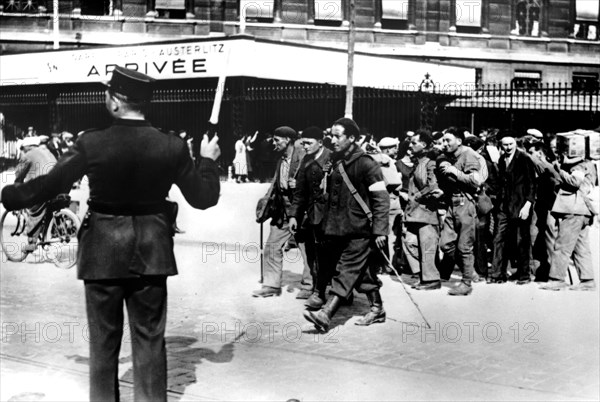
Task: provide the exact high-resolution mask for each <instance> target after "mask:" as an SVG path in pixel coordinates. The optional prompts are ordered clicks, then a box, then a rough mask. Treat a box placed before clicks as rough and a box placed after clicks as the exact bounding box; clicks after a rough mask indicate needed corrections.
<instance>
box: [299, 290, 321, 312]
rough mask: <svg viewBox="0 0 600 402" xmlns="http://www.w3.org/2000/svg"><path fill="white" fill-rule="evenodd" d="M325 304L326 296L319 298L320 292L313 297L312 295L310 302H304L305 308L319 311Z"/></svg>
mask: <svg viewBox="0 0 600 402" xmlns="http://www.w3.org/2000/svg"><path fill="white" fill-rule="evenodd" d="M323 304H325V296H323V297H321V296H319V292H314V293H313V294H312V295H310V297H309V298H308V300H306V302H304V306H305V307H306V308H307V309H308V310H318V309H320V308H321V307H323Z"/></svg>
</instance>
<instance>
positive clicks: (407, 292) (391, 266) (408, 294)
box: [377, 247, 431, 329]
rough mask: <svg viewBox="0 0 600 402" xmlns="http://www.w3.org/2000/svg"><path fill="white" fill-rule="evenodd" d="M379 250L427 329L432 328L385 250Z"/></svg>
mask: <svg viewBox="0 0 600 402" xmlns="http://www.w3.org/2000/svg"><path fill="white" fill-rule="evenodd" d="M377 250H379V252H380V253H381V255H382V256H383V259H384V260H385V262H386V264H387V265H388V267H389V268H391V269H392V271H394V274H395V275H396V277H397V278H398V280H399V281H400V284H401V285H402V288H403V289H404V292H406V295H407V296H408V298H409V299H410V301H411V302H412V304H413V305H414V306H415V308H416V309H417V311H418V312H419V314H420V315H421V318H422V319H423V321H424V322H425V325H427V328H428V329H429V328H431V325H429V322H428V321H427V318H425V315H424V314H423V312H422V311H421V309H420V308H419V305H418V304H417V303H416V302H415V301H414V300H413V298H412V295H411V294H410V292H409V291H408V290H407V289H406V285H405V284H404V282H403V281H402V278H401V277H400V274H399V273H398V271H396V268H394V266H393V265H392V262H391V261H390V259H389V258H388V256H387V255H386V254H385V253H384V252H383V250H382V249H381V248H379V247H377Z"/></svg>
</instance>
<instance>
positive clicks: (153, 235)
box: [2, 119, 220, 279]
mask: <svg viewBox="0 0 600 402" xmlns="http://www.w3.org/2000/svg"><path fill="white" fill-rule="evenodd" d="M84 175H87V177H88V180H89V187H90V214H89V216H88V217H87V218H86V220H85V221H84V224H83V225H82V228H81V230H80V232H79V234H78V237H79V250H78V261H77V262H78V264H77V265H78V266H77V268H78V278H79V279H116V278H127V277H135V276H137V275H176V274H177V267H176V264H175V258H174V255H173V238H172V236H171V227H172V221H171V218H170V216H169V212H168V209H167V208H166V207H165V205H166V203H165V198H166V197H167V195H168V193H169V189H170V188H171V185H172V184H176V185H177V186H178V187H179V188H180V189H181V192H182V194H183V195H184V197H185V199H186V200H187V202H188V203H189V204H190V205H191V206H192V207H194V208H199V209H206V208H209V207H211V206H213V205H215V204H216V203H217V201H218V199H219V191H220V184H219V175H218V168H217V165H216V163H215V162H214V161H212V160H210V159H204V158H202V159H201V160H200V162H199V165H198V167H197V168H194V164H193V162H192V160H191V158H190V155H189V151H188V148H187V146H186V144H185V143H184V142H183V141H182V140H181V139H179V138H176V137H174V136H169V135H166V134H164V133H162V132H160V131H159V130H157V129H155V128H153V127H152V126H151V125H150V123H149V122H147V121H145V120H121V119H119V120H115V122H114V123H113V125H112V126H110V127H108V128H106V129H102V130H92V131H87V132H85V133H82V134H81V135H80V136H79V138H78V140H77V142H76V143H75V145H74V146H73V148H72V149H71V150H70V151H68V152H67V153H65V154H64V155H63V156H62V158H61V159H60V161H59V162H58V163H57V164H56V166H55V167H54V169H52V170H51V171H50V172H49V173H48V174H47V175H45V176H40V177H38V178H36V179H34V180H31V181H29V182H27V183H25V184H17V185H12V186H7V187H5V188H4V190H3V191H2V202H3V203H4V205H5V206H6V208H7V209H10V210H12V209H19V208H24V207H27V206H30V205H34V204H36V203H39V202H41V201H44V200H48V199H51V198H52V197H54V196H56V195H57V194H58V193H59V192H60V190H61V189H63V188H65V186H66V188H69V184H70V183H73V182H74V181H76V180H78V179H79V178H81V177H82V176H84Z"/></svg>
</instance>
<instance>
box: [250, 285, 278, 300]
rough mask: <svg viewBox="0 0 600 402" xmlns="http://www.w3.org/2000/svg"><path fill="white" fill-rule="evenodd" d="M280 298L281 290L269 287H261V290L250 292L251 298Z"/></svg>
mask: <svg viewBox="0 0 600 402" xmlns="http://www.w3.org/2000/svg"><path fill="white" fill-rule="evenodd" d="M271 296H281V288H272V287H271V286H263V287H262V288H260V289H258V290H255V291H254V292H252V297H271Z"/></svg>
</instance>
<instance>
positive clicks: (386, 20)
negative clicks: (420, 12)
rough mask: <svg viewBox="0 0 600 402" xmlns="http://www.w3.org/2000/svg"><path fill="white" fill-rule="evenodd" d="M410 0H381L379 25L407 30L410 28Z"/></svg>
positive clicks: (411, 4) (411, 3) (411, 5)
mask: <svg viewBox="0 0 600 402" xmlns="http://www.w3.org/2000/svg"><path fill="white" fill-rule="evenodd" d="M412 7H414V6H413V2H412V1H410V0H381V27H382V28H384V29H398V30H407V29H409V28H410V23H409V21H410V17H409V16H410V15H411V14H410V13H412V12H414V11H413V10H412Z"/></svg>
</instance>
